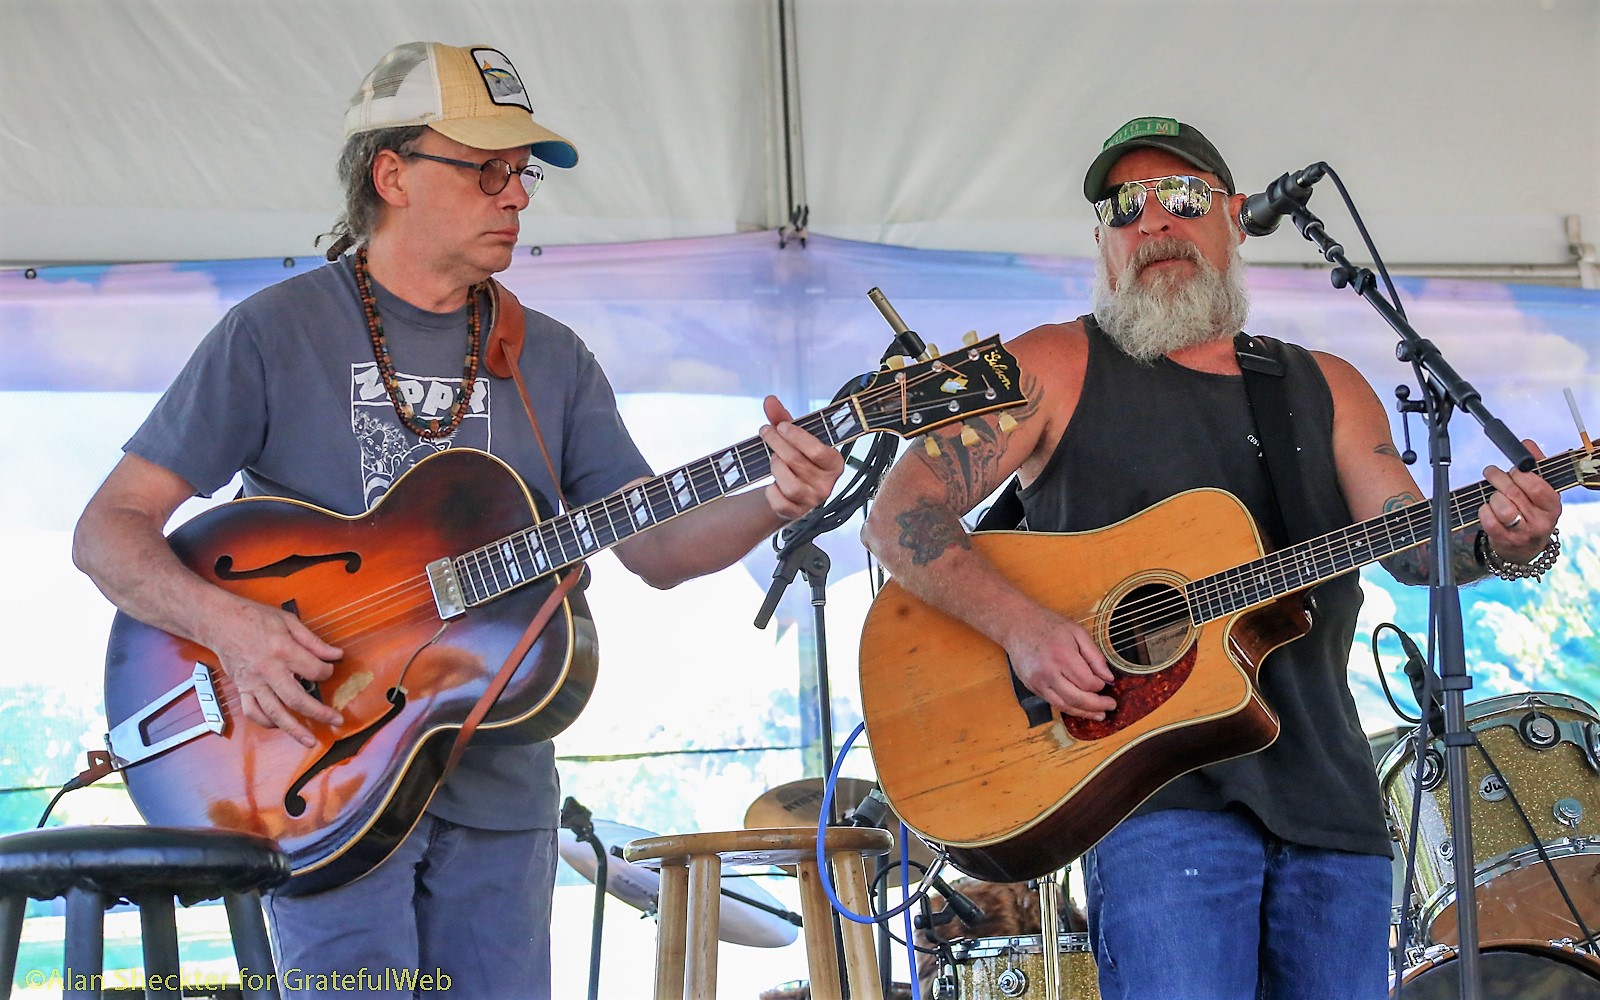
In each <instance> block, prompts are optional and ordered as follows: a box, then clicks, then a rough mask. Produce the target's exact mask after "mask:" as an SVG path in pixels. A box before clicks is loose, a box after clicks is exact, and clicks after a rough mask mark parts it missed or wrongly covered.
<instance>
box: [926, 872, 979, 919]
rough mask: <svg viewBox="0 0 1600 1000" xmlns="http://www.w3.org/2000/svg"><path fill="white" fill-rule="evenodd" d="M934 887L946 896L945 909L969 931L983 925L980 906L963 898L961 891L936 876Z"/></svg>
mask: <svg viewBox="0 0 1600 1000" xmlns="http://www.w3.org/2000/svg"><path fill="white" fill-rule="evenodd" d="M933 887H934V888H935V889H938V890H939V893H940V895H942V896H944V907H945V909H947V910H949V911H950V912H951V913H954V914H955V915H956V916H957V917H959V918H960V919H961V922H962V923H964V924H966V925H967V929H968V930H974V929H976V928H977V926H978V925H979V924H981V923H983V911H982V910H980V909H979V908H978V904H977V903H974V902H973V901H972V900H970V899H968V898H967V897H966V896H963V895H962V894H961V893H960V891H958V890H956V889H952V888H951V887H950V885H949V884H948V883H947V882H945V880H944V879H942V878H939V877H937V876H935V877H934V880H933Z"/></svg>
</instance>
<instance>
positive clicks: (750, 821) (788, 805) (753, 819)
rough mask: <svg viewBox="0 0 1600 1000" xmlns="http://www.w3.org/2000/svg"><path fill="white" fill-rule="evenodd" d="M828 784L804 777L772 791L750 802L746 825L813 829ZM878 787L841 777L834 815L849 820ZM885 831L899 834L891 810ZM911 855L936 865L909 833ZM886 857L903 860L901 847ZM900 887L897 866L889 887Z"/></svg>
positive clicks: (918, 861) (929, 852) (917, 861)
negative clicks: (869, 794) (901, 858)
mask: <svg viewBox="0 0 1600 1000" xmlns="http://www.w3.org/2000/svg"><path fill="white" fill-rule="evenodd" d="M825 784H826V782H824V780H823V779H821V778H801V779H800V780H799V781H791V782H789V783H787V784H783V785H779V786H778V787H777V788H769V789H768V790H766V791H765V792H762V793H761V794H760V795H759V796H757V798H756V800H755V801H754V802H752V803H750V808H748V809H746V810H745V813H744V825H745V827H746V828H747V829H756V828H758V827H766V826H811V827H814V826H816V825H817V821H818V820H819V819H820V818H821V816H822V793H823V786H824V785H825ZM876 787H878V783H877V782H876V781H867V780H866V779H864V778H840V779H839V780H838V782H837V783H836V784H835V786H834V789H833V805H834V814H835V815H837V816H838V817H839V819H840V820H841V821H845V820H848V819H849V818H850V817H851V815H852V814H853V813H854V812H855V809H856V806H858V805H860V804H861V802H862V800H864V799H865V798H866V797H867V793H868V792H870V791H872V790H873V789H874V788H876ZM880 825H881V826H882V827H883V828H884V829H885V830H888V831H889V832H890V833H892V834H894V835H895V836H896V837H899V835H900V817H899V816H897V815H895V811H894V809H892V808H888V809H886V810H885V811H884V815H883V822H882V823H881V824H880ZM908 841H909V844H910V847H909V854H910V859H911V861H912V863H913V864H918V865H923V866H924V867H926V866H928V865H931V864H933V849H932V848H930V847H929V846H928V845H927V844H925V843H923V842H922V839H921V838H919V837H918V836H917V835H916V834H909V835H908ZM887 858H888V860H889V861H890V862H898V861H899V859H900V845H899V844H898V843H897V844H896V845H895V847H894V849H893V850H891V851H890V852H889V853H888V855H887ZM912 872H913V877H912V879H911V881H912V882H913V883H915V882H916V881H917V877H918V875H919V874H920V870H919V869H916V868H913V869H912ZM872 873H873V869H872V866H871V865H868V867H867V875H868V877H869V878H870V877H871V876H872ZM899 884H900V869H899V867H898V865H897V866H896V867H895V870H894V871H893V872H891V873H890V875H889V880H888V882H887V883H886V885H889V886H897V885H899Z"/></svg>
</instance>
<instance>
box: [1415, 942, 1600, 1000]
mask: <svg viewBox="0 0 1600 1000" xmlns="http://www.w3.org/2000/svg"><path fill="white" fill-rule="evenodd" d="M1478 969H1479V972H1480V973H1481V975H1482V979H1483V1000H1600V962H1596V961H1595V960H1594V959H1593V958H1590V957H1589V956H1588V955H1585V954H1583V953H1581V952H1578V951H1575V950H1573V948H1572V946H1571V945H1570V944H1566V943H1564V942H1552V941H1501V942H1498V943H1496V944H1492V945H1488V946H1487V947H1485V948H1484V949H1483V950H1482V952H1481V953H1480V955H1479V964H1478ZM1399 993H1400V1000H1459V998H1460V996H1461V962H1460V959H1459V956H1458V955H1457V953H1456V949H1455V948H1454V947H1451V946H1450V945H1439V946H1436V947H1433V948H1430V949H1428V951H1427V953H1426V954H1425V955H1424V957H1423V959H1422V961H1420V962H1418V963H1417V964H1416V965H1413V966H1411V967H1410V968H1408V969H1406V972H1405V975H1404V976H1402V977H1401V979H1400V991H1399ZM1389 995H1390V996H1391V997H1393V996H1394V993H1392V992H1391V993H1390V994H1389Z"/></svg>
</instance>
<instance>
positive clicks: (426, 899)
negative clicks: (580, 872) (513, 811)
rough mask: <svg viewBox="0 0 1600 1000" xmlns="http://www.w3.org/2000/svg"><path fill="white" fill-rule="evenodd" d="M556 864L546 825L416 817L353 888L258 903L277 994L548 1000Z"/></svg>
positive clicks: (274, 897)
mask: <svg viewBox="0 0 1600 1000" xmlns="http://www.w3.org/2000/svg"><path fill="white" fill-rule="evenodd" d="M556 860H557V853H556V831H554V830H510V831H502V830H477V829H473V828H472V827H466V826H460V825H457V824H455V823H450V822H447V821H446V820H442V819H439V818H438V817H436V816H432V815H427V814H424V815H423V817H422V820H421V822H419V823H418V824H417V826H416V829H414V830H412V831H411V833H410V834H409V835H408V836H407V837H406V839H405V840H403V841H401V843H400V846H399V847H398V848H396V849H395V852H394V853H393V854H391V855H390V856H389V857H388V858H386V859H385V860H384V862H383V863H382V864H380V865H379V866H378V867H376V868H374V869H373V870H372V871H370V872H368V873H367V874H366V875H364V876H362V877H361V878H358V879H356V880H355V881H354V882H350V883H348V884H346V885H342V886H340V887H338V888H337V889H330V890H328V891H327V892H318V893H313V894H311V895H308V896H279V895H276V894H274V895H272V896H270V897H269V898H268V900H267V917H268V919H269V920H270V921H271V923H272V945H273V953H274V954H273V957H274V959H275V960H276V961H277V965H278V975H279V977H280V980H281V983H282V986H283V989H282V994H283V996H285V997H298V996H307V997H309V996H322V995H324V994H328V993H332V992H334V991H335V990H337V991H338V995H339V996H346V995H349V996H357V997H396V998H399V997H407V998H409V997H413V996H418V997H436V996H437V997H472V998H475V1000H476V998H482V1000H548V998H549V996H550V906H551V901H552V893H553V892H554V890H555V879H556ZM362 970H365V971H364V972H363V971H362ZM439 973H442V974H443V975H442V976H439ZM419 974H426V975H434V976H439V978H437V979H435V980H434V981H432V982H424V983H418V982H416V979H415V977H416V976H417V975H419ZM331 976H338V977H340V978H337V979H334V978H329V977H331ZM444 977H448V978H447V979H446V978H444Z"/></svg>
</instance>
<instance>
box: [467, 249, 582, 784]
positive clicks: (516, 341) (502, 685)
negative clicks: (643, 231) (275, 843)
mask: <svg viewBox="0 0 1600 1000" xmlns="http://www.w3.org/2000/svg"><path fill="white" fill-rule="evenodd" d="M489 290H490V295H491V299H490V309H491V311H492V312H491V314H492V315H493V317H494V319H493V321H492V322H491V323H490V325H489V343H488V347H487V349H486V350H485V351H484V357H483V360H484V366H485V367H487V368H488V369H489V373H490V374H491V375H495V376H498V377H500V378H510V379H511V380H512V381H514V382H515V383H516V385H517V394H518V395H519V396H521V397H522V408H523V410H524V411H526V412H527V414H528V423H530V424H532V425H533V436H534V439H535V440H536V441H538V442H539V453H540V454H542V455H543V456H544V464H545V467H546V468H547V469H549V470H550V482H551V483H553V484H555V489H556V498H557V499H558V500H560V501H561V507H562V509H563V510H564V509H566V507H567V498H566V497H565V496H563V495H562V493H561V477H560V476H558V475H556V467H555V463H554V462H552V461H550V450H549V449H548V448H546V447H545V443H544V434H542V433H541V432H540V431H539V421H538V418H536V417H535V416H534V415H533V402H532V401H531V400H530V399H529V397H528V387H527V385H526V384H524V383H523V381H522V368H521V366H520V365H518V364H517V360H518V358H520V357H521V355H522V341H523V338H524V336H525V334H526V332H527V330H526V325H527V317H525V316H524V315H523V313H522V303H520V302H518V301H517V297H516V296H515V295H512V294H511V290H510V289H508V288H506V287H505V286H504V285H502V284H500V282H498V281H496V280H494V279H493V278H490V279H489ZM582 575H583V564H582V563H581V562H580V563H579V564H578V565H576V566H574V567H573V568H572V569H570V570H569V571H568V572H567V574H566V575H565V576H561V575H559V574H557V577H556V580H557V582H556V585H555V587H554V588H553V589H552V590H551V591H550V596H548V597H546V598H545V601H544V606H543V607H541V608H540V609H539V613H538V614H536V615H534V616H533V620H532V621H530V622H528V627H527V628H526V629H523V631H522V638H520V639H518V640H517V644H516V646H515V647H514V648H513V649H512V650H511V653H510V655H508V656H507V657H506V661H505V663H503V664H501V666H500V669H499V671H498V672H496V674H495V675H494V677H493V678H492V679H491V680H490V681H489V686H488V687H486V688H485V689H484V691H483V694H482V695H480V696H479V697H478V703H477V704H475V705H473V706H472V711H470V712H468V713H467V717H466V719H465V720H464V721H463V722H462V723H461V729H460V730H459V731H458V732H457V733H456V739H455V743H454V744H452V745H451V747H450V756H449V758H448V759H447V760H446V761H445V764H444V770H443V771H442V772H441V773H440V774H439V783H440V784H444V779H445V778H446V777H447V776H449V774H450V772H451V771H453V770H454V769H455V766H456V764H457V763H458V762H459V761H460V760H461V755H462V754H463V753H465V752H466V749H467V744H468V743H469V742H471V741H472V734H473V733H474V732H476V731H477V729H478V723H480V722H482V721H483V719H484V716H486V715H488V714H489V709H490V708H491V707H493V705H494V703H495V700H496V699H498V698H499V697H500V693H501V692H502V691H504V690H505V689H506V684H507V683H509V682H510V680H511V675H512V674H514V673H516V672H517V666H518V665H519V664H520V663H522V658H523V657H524V656H527V655H528V650H530V649H532V648H533V644H534V643H535V642H536V641H537V640H538V638H539V634H540V633H541V632H543V631H544V627H545V626H546V625H547V624H549V622H550V619H551V617H552V616H554V615H555V613H556V609H557V608H559V607H560V606H561V604H562V602H563V601H565V600H566V598H567V594H568V593H570V592H571V591H572V588H573V587H574V586H576V584H577V582H578V580H579V579H580V578H581V577H582Z"/></svg>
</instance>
